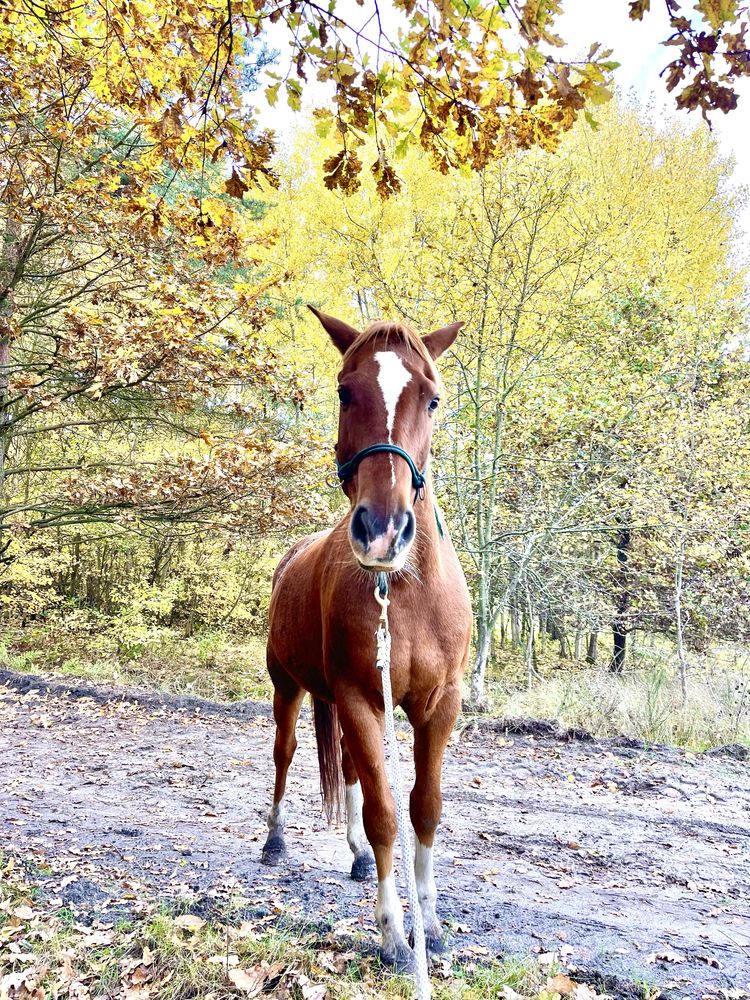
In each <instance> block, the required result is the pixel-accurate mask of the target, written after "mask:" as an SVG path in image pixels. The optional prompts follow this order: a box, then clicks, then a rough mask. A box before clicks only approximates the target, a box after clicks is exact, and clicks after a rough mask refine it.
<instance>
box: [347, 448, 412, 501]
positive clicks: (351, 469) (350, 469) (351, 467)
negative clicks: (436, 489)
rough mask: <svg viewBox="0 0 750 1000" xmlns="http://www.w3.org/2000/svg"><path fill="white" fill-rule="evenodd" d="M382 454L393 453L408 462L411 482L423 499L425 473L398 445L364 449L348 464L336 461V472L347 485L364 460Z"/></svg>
mask: <svg viewBox="0 0 750 1000" xmlns="http://www.w3.org/2000/svg"><path fill="white" fill-rule="evenodd" d="M382 452H391V453H392V454H394V455H400V456H401V458H403V460H404V461H405V462H406V464H407V465H408V466H409V469H410V470H411V482H412V486H413V487H414V489H415V490H416V491H417V497H422V496H423V495H424V488H425V476H424V472H420V471H419V469H418V468H417V464H416V462H415V461H414V459H413V458H412V457H411V455H410V454H409V452H408V451H404V449H403V448H399V446H398V445H397V444H371V445H370V446H369V447H367V448H363V449H362V451H358V452H357V454H356V455H354V456H352V458H350V459H349V461H348V462H339V460H338V459H336V470H337V472H338V474H339V479H340V480H341V482H342V483H345V482H346V481H347V479H351V478H352V476H353V475H354V473H355V472H356V471H357V466H358V465H359V463H360V462H361V461H362V459H363V458H367V456H368V455H379V454H381V453H382Z"/></svg>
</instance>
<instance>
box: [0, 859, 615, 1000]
mask: <svg viewBox="0 0 750 1000" xmlns="http://www.w3.org/2000/svg"><path fill="white" fill-rule="evenodd" d="M242 903H243V900H241V899H240V898H238V897H233V898H232V899H231V900H227V901H226V903H225V904H223V905H222V906H221V907H220V908H219V911H218V912H217V913H216V914H215V915H213V914H212V915H211V916H210V917H207V918H206V919H204V918H203V917H199V916H196V915H194V914H191V913H190V912H189V910H188V912H180V911H181V909H182V910H183V911H184V907H183V908H181V907H180V906H179V905H177V906H174V907H169V906H167V905H165V904H164V903H161V904H158V903H155V902H153V901H148V900H139V901H138V906H137V911H138V915H137V916H134V917H133V918H132V919H131V920H124V919H123V918H119V919H118V920H113V921H112V922H111V923H107V922H105V921H103V920H95V921H94V922H93V923H90V924H86V923H82V922H78V920H77V919H72V920H71V918H70V915H69V914H70V911H67V913H66V911H65V908H63V907H62V906H61V905H60V902H59V900H57V901H56V900H55V899H54V897H45V896H44V895H42V896H41V898H40V894H39V893H38V892H34V891H33V886H32V885H30V883H29V873H28V871H27V870H26V869H25V867H24V866H23V865H22V864H19V863H18V862H17V861H16V860H15V859H14V858H13V857H12V856H7V855H6V856H5V857H0V995H2V996H4V997H5V996H7V997H10V998H18V1000H21V998H23V1000H44V998H45V997H62V996H70V997H88V996H91V997H113V996H118V997H124V998H126V1000H147V998H148V997H151V998H158V1000H188V998H191V997H199V998H202V1000H229V998H234V997H243V996H244V997H248V996H256V995H259V994H260V993H261V992H262V995H263V996H269V997H278V998H282V997H284V998H287V1000H354V998H363V1000H366V998H373V1000H375V998H377V1000H410V998H411V997H412V996H413V984H412V982H411V980H410V979H409V978H407V977H405V976H401V975H395V974H391V973H389V972H387V971H386V970H385V969H384V968H383V967H382V966H381V964H380V962H379V960H378V959H377V958H376V957H375V955H374V954H373V949H372V947H371V942H367V941H362V940H358V939H357V938H352V937H351V936H350V932H347V935H346V936H343V935H342V936H338V935H337V934H336V932H335V929H334V930H333V931H332V932H330V933H326V932H324V931H323V932H321V931H320V930H318V929H310V930H309V931H307V930H305V929H303V930H301V931H300V930H299V929H297V930H294V929H293V928H292V927H291V925H290V926H287V927H285V926H284V925H283V923H278V924H276V925H274V926H268V925H265V926H264V923H265V920H267V918H263V919H261V920H256V921H253V920H247V919H243V918H242ZM556 971H557V969H556V967H555V966H552V967H548V968H546V969H545V970H543V969H542V968H541V967H540V966H539V965H538V963H536V962H535V961H533V960H531V959H510V960H495V961H487V962H486V963H484V964H479V963H477V962H476V961H469V962H464V963H463V964H452V963H451V962H450V961H448V960H443V961H441V962H440V963H439V964H438V965H437V968H436V969H433V988H434V997H435V1000H449V998H450V1000H486V998H492V997H498V998H500V997H503V998H511V1000H514V998H517V1000H560V996H561V994H560V993H558V992H557V991H556V990H555V989H553V988H547V984H548V983H549V982H550V977H551V976H553V975H554V974H555V972H556ZM596 995H597V994H596V993H594V992H593V991H589V992H587V993H586V997H591V998H593V997H595V996H596Z"/></svg>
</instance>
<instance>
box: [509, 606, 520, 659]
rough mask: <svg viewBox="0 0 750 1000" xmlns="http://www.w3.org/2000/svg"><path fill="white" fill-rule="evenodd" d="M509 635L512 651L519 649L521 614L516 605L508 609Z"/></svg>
mask: <svg viewBox="0 0 750 1000" xmlns="http://www.w3.org/2000/svg"><path fill="white" fill-rule="evenodd" d="M510 634H511V643H512V645H513V649H520V648H521V612H520V611H519V610H518V608H517V607H516V605H515V604H514V605H513V607H512V608H511V609H510Z"/></svg>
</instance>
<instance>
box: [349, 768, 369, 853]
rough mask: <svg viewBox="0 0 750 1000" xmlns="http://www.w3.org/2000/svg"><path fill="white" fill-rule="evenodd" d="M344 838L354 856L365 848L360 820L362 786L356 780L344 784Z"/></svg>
mask: <svg viewBox="0 0 750 1000" xmlns="http://www.w3.org/2000/svg"><path fill="white" fill-rule="evenodd" d="M346 839H347V842H348V844H349V847H350V849H351V852H352V854H354V855H355V856H356V855H357V854H361V853H362V852H363V851H366V850H367V836H366V835H365V827H364V824H363V822H362V788H361V786H360V784H359V782H358V781H355V783H354V784H353V785H347V786H346Z"/></svg>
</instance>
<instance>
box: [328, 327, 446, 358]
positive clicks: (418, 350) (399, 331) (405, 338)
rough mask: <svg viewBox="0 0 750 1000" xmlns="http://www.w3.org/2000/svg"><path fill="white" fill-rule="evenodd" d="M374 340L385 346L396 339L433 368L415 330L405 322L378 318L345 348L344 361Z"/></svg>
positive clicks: (428, 353)
mask: <svg viewBox="0 0 750 1000" xmlns="http://www.w3.org/2000/svg"><path fill="white" fill-rule="evenodd" d="M375 341H383V343H385V345H386V346H387V345H388V343H389V341H396V343H399V344H404V345H405V346H406V347H407V348H408V349H409V350H410V351H413V352H414V353H415V354H418V355H419V356H420V357H421V358H423V359H424V360H425V361H426V362H427V363H428V365H429V366H430V367H431V368H432V369H434V368H435V363H434V361H433V360H432V358H431V356H430V352H429V351H428V350H427V348H426V347H425V345H424V342H423V341H422V338H421V337H420V336H419V334H418V333H417V331H416V330H413V329H412V328H411V327H410V326H408V325H407V324H406V323H400V322H398V321H396V320H387V319H380V320H376V321H375V322H374V323H370V325H369V326H368V327H367V329H366V330H364V331H363V332H362V333H360V335H359V336H358V337H357V339H356V340H355V341H354V343H353V344H352V345H351V346H350V347H349V348H348V349H347V351H346V354H345V355H344V362H346V361H347V360H348V359H349V358H350V357H351V356H352V354H355V353H356V352H357V351H360V350H361V349H362V348H363V347H368V346H369V345H371V344H373V343H374V342H375Z"/></svg>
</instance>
